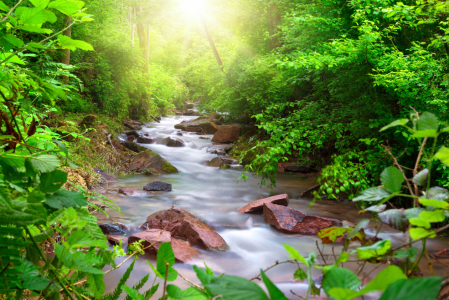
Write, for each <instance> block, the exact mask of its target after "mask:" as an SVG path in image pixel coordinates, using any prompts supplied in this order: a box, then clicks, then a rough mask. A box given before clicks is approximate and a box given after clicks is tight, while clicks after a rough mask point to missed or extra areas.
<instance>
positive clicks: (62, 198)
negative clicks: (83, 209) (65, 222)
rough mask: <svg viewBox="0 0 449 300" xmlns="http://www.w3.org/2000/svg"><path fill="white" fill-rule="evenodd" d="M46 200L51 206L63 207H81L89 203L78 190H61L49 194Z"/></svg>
mask: <svg viewBox="0 0 449 300" xmlns="http://www.w3.org/2000/svg"><path fill="white" fill-rule="evenodd" d="M46 199H47V200H46V201H45V202H44V203H45V204H47V205H48V206H50V207H53V208H56V209H62V208H63V207H72V206H75V207H80V206H84V205H86V204H87V201H86V199H84V196H83V195H81V194H80V193H78V192H76V191H67V190H59V191H57V192H56V193H54V194H53V195H47V197H46Z"/></svg>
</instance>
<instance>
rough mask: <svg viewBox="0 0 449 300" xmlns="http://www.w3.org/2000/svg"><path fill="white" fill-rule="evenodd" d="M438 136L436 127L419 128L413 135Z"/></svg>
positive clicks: (417, 136) (418, 136)
mask: <svg viewBox="0 0 449 300" xmlns="http://www.w3.org/2000/svg"><path fill="white" fill-rule="evenodd" d="M436 136H437V131H436V130H434V129H427V130H418V131H415V132H414V133H413V137H415V138H424V137H436Z"/></svg>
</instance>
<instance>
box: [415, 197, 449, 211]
mask: <svg viewBox="0 0 449 300" xmlns="http://www.w3.org/2000/svg"><path fill="white" fill-rule="evenodd" d="M419 203H421V204H422V205H424V206H433V207H435V208H443V209H448V208H449V203H447V202H446V201H444V200H435V199H424V198H420V199H419Z"/></svg>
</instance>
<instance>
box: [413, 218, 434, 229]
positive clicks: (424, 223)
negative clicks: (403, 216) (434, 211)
mask: <svg viewBox="0 0 449 300" xmlns="http://www.w3.org/2000/svg"><path fill="white" fill-rule="evenodd" d="M410 224H412V225H415V226H419V227H424V228H426V229H429V228H430V223H429V222H428V221H426V220H423V219H419V218H413V219H410Z"/></svg>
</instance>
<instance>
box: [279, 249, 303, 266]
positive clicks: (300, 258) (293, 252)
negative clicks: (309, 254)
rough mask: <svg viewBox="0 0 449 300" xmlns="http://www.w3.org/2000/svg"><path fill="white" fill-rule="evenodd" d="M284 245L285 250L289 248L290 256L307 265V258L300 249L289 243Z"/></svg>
mask: <svg viewBox="0 0 449 300" xmlns="http://www.w3.org/2000/svg"><path fill="white" fill-rule="evenodd" d="M282 245H283V246H284V248H285V250H287V252H288V253H289V254H290V258H293V259H296V260H298V261H300V262H302V263H303V264H305V265H307V262H306V259H305V258H304V257H303V256H302V255H301V254H299V252H298V250H296V249H295V248H293V247H292V246H289V245H287V244H282Z"/></svg>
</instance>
